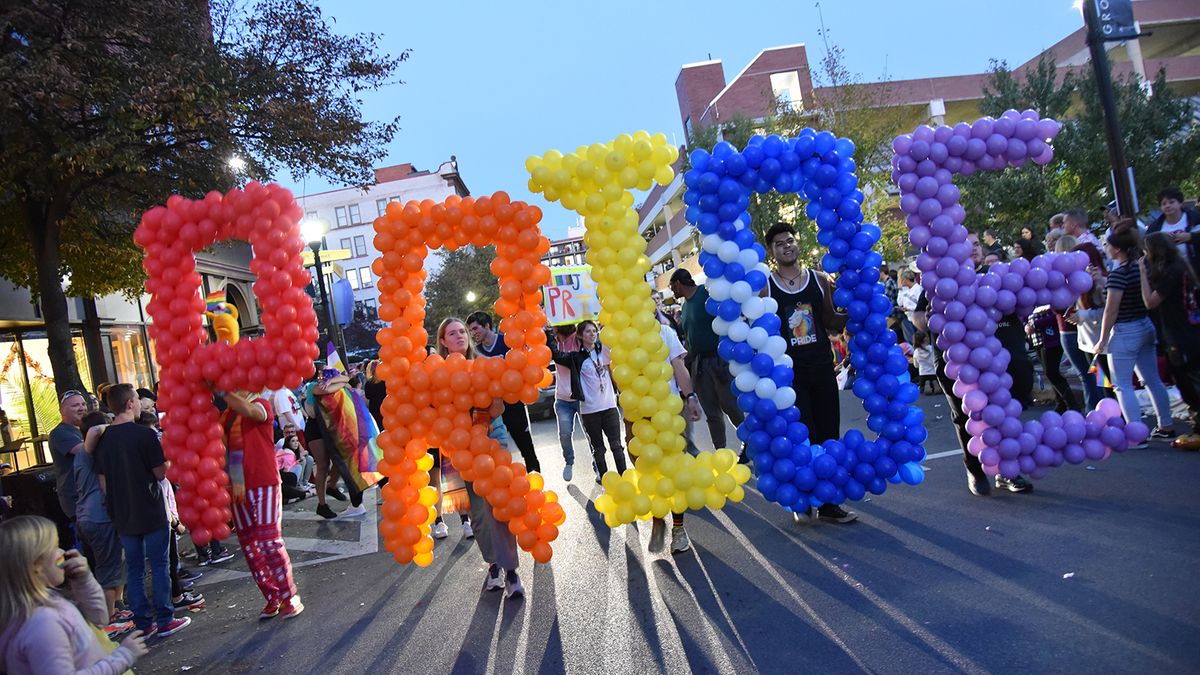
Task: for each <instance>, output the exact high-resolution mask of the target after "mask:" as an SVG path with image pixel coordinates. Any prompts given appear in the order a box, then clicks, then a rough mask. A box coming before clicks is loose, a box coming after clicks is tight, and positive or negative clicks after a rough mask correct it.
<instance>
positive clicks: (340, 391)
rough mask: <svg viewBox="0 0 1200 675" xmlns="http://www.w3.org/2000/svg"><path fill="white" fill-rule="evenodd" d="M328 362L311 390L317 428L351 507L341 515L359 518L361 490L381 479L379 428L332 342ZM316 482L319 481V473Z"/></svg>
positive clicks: (323, 509) (326, 513)
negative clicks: (377, 439)
mask: <svg viewBox="0 0 1200 675" xmlns="http://www.w3.org/2000/svg"><path fill="white" fill-rule="evenodd" d="M327 364H328V365H327V366H326V367H325V369H324V370H323V371H321V379H320V381H319V382H318V384H317V386H315V387H313V389H312V390H311V393H312V403H313V406H314V412H315V413H316V414H315V420H316V423H317V424H316V426H317V431H318V433H319V434H320V437H321V439H322V440H324V444H323V446H324V450H325V454H326V456H327V457H328V459H329V462H330V463H331V464H332V465H333V466H335V467H337V471H338V473H339V474H341V476H342V480H343V481H344V482H345V483H346V490H347V491H348V492H349V493H350V508H349V509H346V510H345V511H343V512H342V513H341V515H340V517H341V518H360V517H362V516H365V515H366V514H367V510H366V509H365V508H364V507H363V505H362V501H363V492H365V491H366V490H367V489H368V488H370V487H371V486H372V485H375V484H376V483H378V482H379V480H380V479H381V478H382V476H381V475H380V474H379V473H377V471H376V469H377V467H378V464H379V460H380V459H381V458H382V457H383V453H382V451H381V450H380V449H379V445H378V443H377V442H376V437H377V436H378V435H379V429H378V427H376V426H375V419H374V418H373V417H371V413H370V411H369V410H368V409H367V402H366V400H365V399H363V397H362V396H361V395H360V394H359V393H358V392H357V391H355V390H354V389H353V388H352V387H351V386H350V378H349V376H347V375H346V372H345V371H344V370H343V369H342V362H341V359H340V358H339V357H338V354H337V351H336V350H334V348H333V345H332V344H331V345H329V356H328V359H327ZM314 454H315V453H314ZM320 464H321V459H320V458H317V466H318V467H319V466H320ZM317 484H318V486H319V485H320V484H321V476H320V475H318V477H317ZM318 494H320V491H319V490H318ZM318 501H319V500H318ZM317 513H319V514H321V515H322V516H323V517H326V518H329V517H332V513H333V512H332V511H331V510H330V509H329V507H328V506H323V505H322V506H318V507H317Z"/></svg>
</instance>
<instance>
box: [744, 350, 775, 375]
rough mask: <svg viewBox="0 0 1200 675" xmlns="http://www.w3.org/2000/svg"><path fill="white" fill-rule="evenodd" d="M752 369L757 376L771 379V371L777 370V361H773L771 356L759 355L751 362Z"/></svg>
mask: <svg viewBox="0 0 1200 675" xmlns="http://www.w3.org/2000/svg"><path fill="white" fill-rule="evenodd" d="M750 367H751V368H752V369H753V370H754V374H755V375H758V376H759V377H770V376H771V371H772V370H774V368H775V359H772V358H771V356H770V355H769V354H757V355H755V357H754V358H753V359H751V360H750Z"/></svg>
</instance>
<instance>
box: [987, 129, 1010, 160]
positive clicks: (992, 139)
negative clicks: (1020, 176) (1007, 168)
mask: <svg viewBox="0 0 1200 675" xmlns="http://www.w3.org/2000/svg"><path fill="white" fill-rule="evenodd" d="M1006 150H1008V139H1007V138H1005V137H1004V136H1001V135H1000V134H992V135H991V136H988V138H987V153H988V154H989V155H992V156H993V157H999V156H1000V155H1003V154H1004V152H1005V151H1006Z"/></svg>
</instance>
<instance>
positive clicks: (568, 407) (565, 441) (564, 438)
mask: <svg viewBox="0 0 1200 675" xmlns="http://www.w3.org/2000/svg"><path fill="white" fill-rule="evenodd" d="M554 416H555V417H557V418H558V442H559V443H560V444H562V451H563V460H564V461H566V463H567V465H568V466H569V465H571V464H574V463H575V444H574V443H573V442H572V441H571V436H572V435H573V434H574V433H575V418H576V417H579V401H563V400H561V399H554ZM580 424H583V421H582V419H580Z"/></svg>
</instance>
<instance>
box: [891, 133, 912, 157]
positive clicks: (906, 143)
mask: <svg viewBox="0 0 1200 675" xmlns="http://www.w3.org/2000/svg"><path fill="white" fill-rule="evenodd" d="M912 142H913V137H912V134H902V135H900V136H897V137H896V138H894V139H892V150H894V151H895V152H896V154H897V155H907V154H908V151H909V149H910V148H912Z"/></svg>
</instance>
